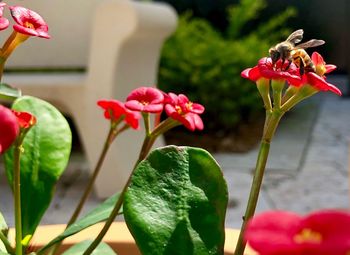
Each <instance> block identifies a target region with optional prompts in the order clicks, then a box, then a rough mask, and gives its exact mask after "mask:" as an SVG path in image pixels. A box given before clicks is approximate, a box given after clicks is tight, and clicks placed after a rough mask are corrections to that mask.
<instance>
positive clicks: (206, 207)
mask: <svg viewBox="0 0 350 255" xmlns="http://www.w3.org/2000/svg"><path fill="white" fill-rule="evenodd" d="M227 201H228V193H227V185H226V182H225V180H224V178H223V175H222V172H221V169H220V167H219V165H218V164H217V163H216V161H215V160H214V159H213V158H212V156H211V155H210V154H209V153H208V152H206V151H205V150H202V149H198V148H191V147H175V146H168V147H164V148H161V149H157V150H155V151H153V152H152V153H151V154H150V155H149V156H148V157H147V159H145V160H144V161H142V162H141V163H140V164H139V165H138V166H137V168H136V170H135V173H134V175H133V176H132V180H131V184H130V186H129V189H128V190H127V193H126V195H125V200H124V217H125V220H126V223H127V225H128V227H129V229H130V231H131V233H132V235H133V236H134V238H135V240H136V243H137V245H138V247H139V248H140V250H141V252H142V254H144V255H158V254H159V255H160V254H162V255H177V254H179V255H180V254H181V255H183V254H186V255H191V254H195V255H202V254H203V255H204V254H205V255H207V254H223V252H224V241H225V231H224V219H225V214H226V207H227Z"/></svg>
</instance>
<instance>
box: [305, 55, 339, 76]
mask: <svg viewBox="0 0 350 255" xmlns="http://www.w3.org/2000/svg"><path fill="white" fill-rule="evenodd" d="M311 60H312V62H313V63H314V65H315V68H316V73H317V74H318V75H319V76H322V77H323V76H324V74H326V73H330V72H332V71H333V70H335V69H336V68H337V66H335V65H326V62H325V61H324V60H323V57H322V56H321V55H320V54H319V53H318V52H313V53H312V55H311Z"/></svg>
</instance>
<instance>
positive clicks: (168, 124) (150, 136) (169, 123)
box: [83, 115, 180, 255]
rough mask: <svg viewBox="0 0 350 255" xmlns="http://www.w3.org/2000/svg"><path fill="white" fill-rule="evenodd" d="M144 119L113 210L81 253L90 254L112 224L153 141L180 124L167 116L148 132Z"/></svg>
mask: <svg viewBox="0 0 350 255" xmlns="http://www.w3.org/2000/svg"><path fill="white" fill-rule="evenodd" d="M144 120H145V128H146V136H145V139H144V141H143V144H142V148H141V151H140V153H139V157H138V159H137V161H136V163H135V165H134V167H133V170H132V171H131V173H130V175H129V178H128V180H127V181H126V183H125V185H124V187H123V190H122V192H121V193H120V196H119V198H118V201H117V202H116V204H115V206H114V208H113V211H112V212H111V214H110V216H109V217H108V219H107V221H106V223H105V225H104V226H103V228H102V230H101V231H100V233H99V234H98V236H97V237H96V239H95V240H94V241H93V242H92V243H91V244H90V246H89V247H88V248H87V249H86V251H85V252H84V253H83V255H89V254H91V253H92V252H93V251H94V249H96V247H97V246H98V245H99V243H100V242H101V241H102V239H103V237H104V236H105V235H106V233H107V231H108V229H109V228H110V226H111V225H112V223H113V221H114V219H115V217H117V215H118V212H119V210H120V208H121V206H122V204H123V201H124V196H125V193H126V191H127V189H128V187H129V185H130V182H131V178H132V176H133V174H134V171H135V169H136V167H137V165H138V164H139V163H140V162H141V161H142V160H144V159H145V158H146V157H147V155H148V153H149V152H150V150H151V148H152V146H153V144H154V142H155V141H156V139H157V138H158V136H160V135H161V134H163V133H165V132H166V131H168V130H169V129H171V128H173V127H175V126H177V125H180V123H179V122H178V121H176V120H173V119H171V118H167V119H166V120H164V121H163V122H161V123H160V124H159V125H158V126H157V127H156V128H155V129H154V130H153V131H152V132H151V133H148V132H147V129H148V127H149V118H148V116H147V115H144ZM147 126H148V127H147Z"/></svg>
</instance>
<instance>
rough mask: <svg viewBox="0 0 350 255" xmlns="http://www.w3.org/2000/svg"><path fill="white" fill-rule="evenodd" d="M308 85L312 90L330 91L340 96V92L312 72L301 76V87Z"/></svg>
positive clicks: (323, 78)
mask: <svg viewBox="0 0 350 255" xmlns="http://www.w3.org/2000/svg"><path fill="white" fill-rule="evenodd" d="M305 84H309V85H310V86H312V87H313V88H315V89H316V90H319V91H332V92H333V93H335V94H337V95H339V96H341V95H342V93H341V91H340V90H339V89H338V88H337V87H336V86H335V85H333V84H331V83H328V82H327V81H326V79H325V77H321V76H318V75H317V74H315V73H313V72H306V73H305V74H304V75H303V79H302V82H301V85H305Z"/></svg>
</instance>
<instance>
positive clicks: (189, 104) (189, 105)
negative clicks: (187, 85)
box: [185, 102, 193, 110]
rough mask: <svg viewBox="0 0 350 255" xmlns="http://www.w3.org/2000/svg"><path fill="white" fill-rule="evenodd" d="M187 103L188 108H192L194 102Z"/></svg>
mask: <svg viewBox="0 0 350 255" xmlns="http://www.w3.org/2000/svg"><path fill="white" fill-rule="evenodd" d="M185 105H186V108H187V110H191V109H192V105H193V103H192V102H188V103H186V104H185Z"/></svg>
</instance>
